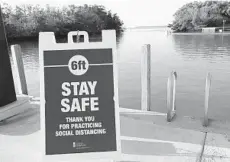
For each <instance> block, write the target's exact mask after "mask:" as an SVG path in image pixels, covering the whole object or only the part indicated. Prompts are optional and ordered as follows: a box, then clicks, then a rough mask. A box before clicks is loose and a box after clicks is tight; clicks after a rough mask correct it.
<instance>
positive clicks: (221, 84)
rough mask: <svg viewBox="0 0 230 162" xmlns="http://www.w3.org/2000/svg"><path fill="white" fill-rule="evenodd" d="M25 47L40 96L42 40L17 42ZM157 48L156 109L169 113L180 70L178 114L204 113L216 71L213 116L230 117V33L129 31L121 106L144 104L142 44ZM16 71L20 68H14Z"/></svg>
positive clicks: (31, 81)
mask: <svg viewBox="0 0 230 162" xmlns="http://www.w3.org/2000/svg"><path fill="white" fill-rule="evenodd" d="M16 43H17V44H20V45H21V47H22V52H23V59H24V64H25V71H26V79H27V83H28V89H29V94H30V95H33V96H39V69H38V68H39V64H38V60H39V58H38V44H37V42H36V41H34V42H33V41H23V42H14V44H16ZM144 44H151V46H152V48H151V50H152V55H151V57H152V61H151V62H152V64H151V66H152V67H151V70H152V76H151V78H152V82H151V83H152V85H151V88H152V95H151V101H152V108H151V109H152V110H153V111H158V112H166V84H167V78H168V76H169V74H170V72H171V71H172V70H176V71H177V73H178V84H177V101H176V104H177V114H178V115H183V116H195V117H202V116H203V111H204V88H205V78H206V74H207V72H210V73H211V74H212V78H213V80H212V86H211V96H210V97H211V98H210V106H209V115H210V116H211V117H212V118H215V119H228V120H230V117H229V115H230V106H229V105H230V100H229V98H230V84H229V83H230V54H229V52H230V36H227V35H225V36H222V35H209V36H208V35H206V36H205V35H169V36H167V34H166V29H162V28H161V29H151V30H127V31H126V32H125V33H124V34H123V36H122V37H121V39H120V40H119V42H118V54H119V61H120V62H121V63H119V99H120V106H121V107H125V108H132V109H140V105H141V102H140V101H141V100H140V99H141V94H140V92H141V91H140V90H141V78H140V56H141V54H142V46H143V45H144ZM14 75H15V72H14Z"/></svg>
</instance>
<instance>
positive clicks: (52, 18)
mask: <svg viewBox="0 0 230 162" xmlns="http://www.w3.org/2000/svg"><path fill="white" fill-rule="evenodd" d="M2 12H3V18H4V22H5V26H6V31H7V37H8V38H11V39H12V38H14V39H15V38H22V37H38V33H39V32H41V31H52V32H55V35H56V36H66V35H67V33H68V32H69V31H76V30H80V31H82V30H84V31H87V32H89V34H90V35H92V34H99V33H100V32H101V30H103V29H115V30H116V31H117V33H120V32H121V31H122V26H123V22H122V21H121V20H120V18H119V17H118V15H117V14H113V13H112V12H111V11H106V9H105V7H104V6H98V5H93V6H89V5H84V6H75V5H69V6H65V7H62V8H56V7H51V6H49V5H47V6H46V7H44V8H42V7H40V6H39V5H36V6H33V5H20V6H16V7H14V8H12V7H11V6H9V5H8V4H6V3H5V4H4V5H3V6H2Z"/></svg>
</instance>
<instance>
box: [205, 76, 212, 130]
mask: <svg viewBox="0 0 230 162" xmlns="http://www.w3.org/2000/svg"><path fill="white" fill-rule="evenodd" d="M211 77H212V76H211V74H210V73H208V74H207V77H206V84H205V101H204V105H205V107H204V121H203V126H204V127H207V126H208V104H209V94H210V86H211Z"/></svg>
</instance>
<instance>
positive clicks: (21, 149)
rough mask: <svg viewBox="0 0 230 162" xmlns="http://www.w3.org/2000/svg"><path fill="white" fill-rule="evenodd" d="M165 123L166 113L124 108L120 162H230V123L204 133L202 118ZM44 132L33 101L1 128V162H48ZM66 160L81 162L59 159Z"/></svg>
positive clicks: (59, 161)
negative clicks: (44, 155)
mask: <svg viewBox="0 0 230 162" xmlns="http://www.w3.org/2000/svg"><path fill="white" fill-rule="evenodd" d="M166 118H167V114H164V113H158V112H149V111H143V110H133V109H127V108H120V123H121V124H120V128H121V146H122V156H121V162H125V161H133V162H134V161H135V162H137V161H140V162H153V161H154V162H155V161H164V162H174V161H175V162H179V161H183V162H187V161H188V162H206V161H215V162H216V161H221V162H223V161H226V162H227V161H230V142H229V141H230V139H229V135H230V122H227V121H215V122H211V123H210V125H209V127H207V128H205V127H203V126H202V124H201V122H202V120H201V119H195V118H190V117H180V118H179V117H175V118H176V120H175V121H174V122H167V121H166ZM40 133H41V132H40V103H39V100H38V101H35V100H33V99H31V100H30V109H27V110H25V111H24V112H22V113H20V114H18V115H16V116H14V117H11V118H9V119H7V120H4V122H2V123H1V124H0V143H1V145H0V159H1V162H31V161H34V162H43V160H42V156H41V151H40V150H41V145H40V144H41V143H40V142H39V139H40V135H41V134H40ZM64 161H66V162H67V161H68V162H73V161H74V162H77V160H76V159H60V158H59V159H55V162H64ZM94 161H96V160H94ZM98 161H103V160H98ZM104 161H105V160H104ZM50 162H51V161H50ZM105 162H106V161H105Z"/></svg>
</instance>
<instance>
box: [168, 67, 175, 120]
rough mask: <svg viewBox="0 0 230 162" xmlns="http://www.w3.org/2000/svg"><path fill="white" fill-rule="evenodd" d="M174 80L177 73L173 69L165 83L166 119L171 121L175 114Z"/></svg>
mask: <svg viewBox="0 0 230 162" xmlns="http://www.w3.org/2000/svg"><path fill="white" fill-rule="evenodd" d="M176 82H177V73H176V72H175V71H173V72H172V73H171V75H170V76H169V78H168V83H167V121H168V122H171V121H172V119H173V117H174V116H175V115H176Z"/></svg>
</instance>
